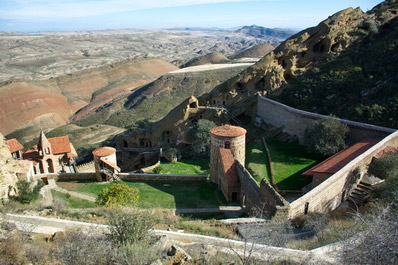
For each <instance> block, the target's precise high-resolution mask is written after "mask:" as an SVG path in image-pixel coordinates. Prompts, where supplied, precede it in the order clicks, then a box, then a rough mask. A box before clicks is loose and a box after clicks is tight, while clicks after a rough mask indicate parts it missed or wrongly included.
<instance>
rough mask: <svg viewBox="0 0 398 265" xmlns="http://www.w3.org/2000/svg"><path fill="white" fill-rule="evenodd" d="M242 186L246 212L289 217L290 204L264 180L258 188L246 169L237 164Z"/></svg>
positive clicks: (265, 215)
mask: <svg viewBox="0 0 398 265" xmlns="http://www.w3.org/2000/svg"><path fill="white" fill-rule="evenodd" d="M236 166H237V170H238V175H239V180H240V185H241V203H242V205H243V206H244V207H246V211H247V212H248V213H250V214H254V215H256V216H259V217H260V216H263V217H268V216H274V217H277V218H282V219H287V218H288V217H289V203H288V202H287V201H286V200H285V199H284V198H283V197H282V196H281V195H280V194H279V193H278V192H277V191H276V190H275V189H274V188H273V187H272V186H271V184H269V183H268V182H267V181H266V180H265V179H263V180H262V181H261V183H260V186H258V184H257V182H256V181H255V180H254V178H253V177H252V176H251V175H250V173H249V172H248V171H247V169H246V168H245V167H243V166H242V164H240V163H239V162H237V163H236Z"/></svg>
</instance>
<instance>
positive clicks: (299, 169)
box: [246, 138, 324, 190]
mask: <svg viewBox="0 0 398 265" xmlns="http://www.w3.org/2000/svg"><path fill="white" fill-rule="evenodd" d="M266 142H267V145H268V148H269V149H270V153H271V159H272V165H273V169H274V180H275V183H276V185H277V186H278V188H279V189H281V190H299V189H301V188H303V187H304V186H305V184H306V183H305V177H303V176H301V174H302V173H303V172H304V171H306V170H307V169H309V168H311V167H313V166H315V165H316V164H318V163H319V162H321V161H323V160H324V157H321V156H317V155H314V154H309V153H307V151H306V150H305V148H304V147H303V146H301V145H299V144H298V143H287V142H283V141H281V140H279V139H277V138H268V139H266ZM246 154H247V155H246V157H247V166H248V168H249V171H250V172H251V173H252V175H253V177H254V178H255V179H256V181H257V182H258V183H259V182H260V181H261V179H262V178H263V177H265V178H266V179H267V180H268V181H269V182H271V179H270V175H269V169H268V168H267V154H266V151H265V148H264V146H263V143H262V141H254V142H252V143H250V144H248V146H247V151H246ZM308 181H309V182H310V181H311V180H308Z"/></svg>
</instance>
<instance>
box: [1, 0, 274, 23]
mask: <svg viewBox="0 0 398 265" xmlns="http://www.w3.org/2000/svg"><path fill="white" fill-rule="evenodd" d="M248 1H256V0H99V1H94V0H80V1H78V0H72V1H70V0H48V1H43V0H29V1H27V0H13V1H7V0H6V1H4V2H3V3H2V4H0V5H1V6H3V8H1V9H2V10H0V17H1V18H3V19H38V18H39V19H40V18H42V19H59V18H76V17H85V16H93V15H105V14H110V13H117V12H125V11H134V10H140V9H149V8H162V7H176V6H188V5H197V4H212V3H225V2H248ZM257 1H258V0H257ZM261 1H278V0H261ZM5 3H7V4H5ZM4 6H5V7H6V8H4Z"/></svg>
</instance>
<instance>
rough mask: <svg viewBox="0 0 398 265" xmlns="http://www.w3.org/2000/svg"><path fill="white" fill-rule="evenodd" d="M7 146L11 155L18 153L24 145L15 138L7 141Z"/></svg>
mask: <svg viewBox="0 0 398 265" xmlns="http://www.w3.org/2000/svg"><path fill="white" fill-rule="evenodd" d="M6 145H8V148H10V152H11V153H14V152H16V151H19V150H22V149H23V146H22V144H21V143H20V142H18V140H17V139H15V138H13V139H10V140H6Z"/></svg>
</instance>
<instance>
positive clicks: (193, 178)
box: [118, 173, 207, 182]
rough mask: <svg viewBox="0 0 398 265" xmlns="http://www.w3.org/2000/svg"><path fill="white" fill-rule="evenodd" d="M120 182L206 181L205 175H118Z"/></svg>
mask: <svg viewBox="0 0 398 265" xmlns="http://www.w3.org/2000/svg"><path fill="white" fill-rule="evenodd" d="M118 176H119V177H120V179H121V180H124V181H132V182H145V181H164V182H200V181H206V179H207V175H206V174H204V175H171V174H146V173H119V174H118Z"/></svg>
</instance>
